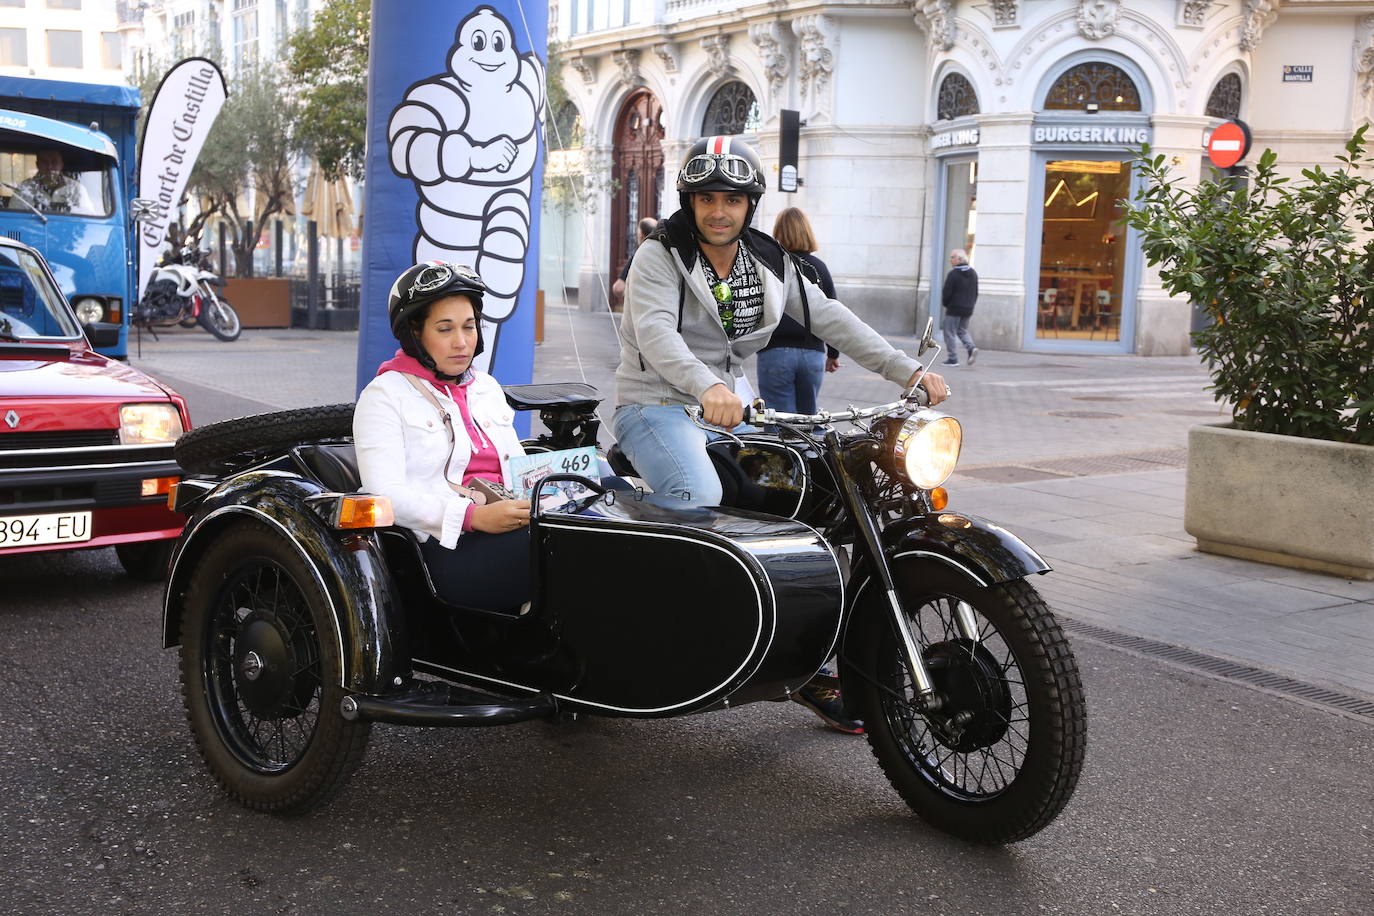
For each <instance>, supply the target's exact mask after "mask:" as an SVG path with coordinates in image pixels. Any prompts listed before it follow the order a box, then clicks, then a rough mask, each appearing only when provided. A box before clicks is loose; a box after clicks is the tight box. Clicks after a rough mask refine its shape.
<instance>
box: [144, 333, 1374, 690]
mask: <svg viewBox="0 0 1374 916" xmlns="http://www.w3.org/2000/svg"><path fill="white" fill-rule="evenodd" d="M616 320H617V318H616V316H611V315H608V314H605V313H601V314H587V313H582V312H578V311H576V310H575V309H569V308H565V307H558V306H555V307H551V308H549V309H548V310H547V312H546V315H545V337H546V339H545V341H544V342H543V343H541V344H538V345H536V351H535V373H534V375H535V379H534V380H535V381H541V382H542V381H580V380H586V381H588V382H590V383H591V384H593V385H595V386H596V387H597V388H598V389H600V390H601V391H602V393H603V394H604V395H605V396H606V397H607V399H608V402H607V403H606V404H603V409H602V417H603V419H609V417H610V406H611V405H610V403H609V401H610V399H611V398H612V397H613V392H614V385H613V383H612V375H613V373H614V369H615V361H616V356H617V352H618V351H617V347H616V343H615V327H614V321H616ZM973 332H974V334H975V335H976V334H977V321H976V318H975V322H974V327H973ZM890 339H891V340H892V342H893V343H894V344H895V345H898V346H902V347H904V348H905V349H907V350H908V352H910V351H911V349H912V346H913V344H914V340H912V339H911V338H901V337H892V338H890ZM356 347H357V334H356V333H347V332H327V331H313V332H312V331H301V330H248V331H245V332H244V334H243V337H242V338H241V339H240V340H238V341H236V342H234V343H229V344H225V343H220V342H219V341H216V340H214V339H212V338H210V337H209V335H207V334H205V333H204V332H202V331H200V330H190V331H180V330H173V331H171V332H168V333H165V334H163V336H162V339H161V340H159V341H152V340H150V339H149V338H147V337H145V338H144V340H143V342H142V353H141V356H140V355H135V356H134V357H133V359H132V362H134V363H135V364H136V365H138V366H140V367H141V368H144V369H146V370H148V371H150V372H152V373H153V374H154V375H157V376H159V377H162V378H165V379H166V380H167V381H168V382H169V383H170V384H172V385H173V386H177V385H183V387H185V388H186V389H187V392H188V397H190V398H191V404H192V416H193V419H197V420H198V422H203V421H201V420H199V418H197V417H196V414H195V397H194V390H195V386H209V387H214V388H218V389H220V390H222V391H226V392H229V393H232V394H235V395H238V396H240V397H242V398H245V399H248V400H251V401H255V402H257V403H259V404H261V405H262V407H261V409H262V410H273V409H285V408H291V407H300V406H307V405H311V404H327V403H336V402H340V401H347V400H351V399H352V397H353V394H354V387H355V385H354V377H355V353H356ZM843 362H844V365H843V367H842V368H841V369H840V371H838V372H836V373H834V374H833V375H830V376H827V379H826V382H825V385H824V386H823V388H822V392H821V401H822V406H823V407H826V408H831V409H833V408H839V407H843V406H845V405H846V404H848V403H856V404H872V403H879V402H882V401H886V400H888V399H890V398H891V397H892V396H893V393H894V389H893V388H892V386H891V385H889V384H887V383H886V382H884V381H882V380H881V379H879V378H877V377H876V376H874V375H872V374H870V373H868V372H866V371H864V370H863V369H860V368H858V367H856V366H854V365H853V364H852V363H851V362H850V361H849V360H843ZM945 374H946V377H947V378H948V380H949V382H950V384H951V386H952V387H953V391H954V396H953V398H952V399H951V400H950V402H949V405H948V409H949V411H950V412H951V413H953V414H955V415H956V416H957V417H958V418H959V419H960V421H961V422H962V423H963V425H964V453H963V456H962V458H961V461H960V470H959V472H958V473H957V474H956V475H955V476H954V477H953V478H951V481H950V483H949V484H948V489H949V491H950V493H951V504H950V505H951V508H952V509H956V510H959V511H962V512H968V513H972V514H977V515H982V516H985V517H987V518H990V519H993V520H995V521H996V522H997V523H999V524H1001V525H1002V526H1004V527H1006V528H1009V529H1010V530H1012V531H1015V532H1016V533H1017V534H1019V535H1021V536H1022V537H1024V538H1025V539H1026V540H1027V541H1028V542H1029V543H1030V544H1031V545H1032V546H1034V547H1035V548H1036V549H1037V550H1039V551H1040V552H1041V553H1042V554H1043V555H1044V556H1045V557H1046V559H1047V560H1049V562H1050V563H1051V564H1052V565H1053V566H1054V572H1052V573H1050V574H1049V575H1047V576H1044V577H1043V578H1041V579H1039V580H1037V581H1036V585H1037V587H1039V588H1040V589H1041V590H1042V591H1043V592H1044V594H1045V595H1046V597H1047V598H1048V599H1049V600H1050V601H1051V603H1053V604H1054V605H1055V607H1056V608H1057V609H1059V610H1060V611H1061V612H1062V613H1063V615H1064V616H1065V617H1067V618H1070V619H1071V620H1077V621H1081V622H1083V623H1086V624H1091V625H1095V626H1098V627H1104V628H1107V629H1109V630H1112V631H1114V632H1116V633H1121V634H1129V635H1131V636H1135V637H1140V638H1142V639H1143V640H1148V641H1152V642H1155V643H1163V644H1168V645H1171V646H1183V647H1188V648H1191V649H1194V650H1197V651H1198V652H1202V653H1205V654H1207V655H1211V656H1215V657H1219V658H1222V659H1227V660H1232V661H1234V662H1237V663H1240V664H1242V665H1248V666H1253V667H1255V668H1260V669H1264V670H1265V671H1271V672H1277V673H1280V674H1283V675H1286V676H1288V677H1291V678H1293V679H1296V680H1298V681H1302V682H1305V683H1309V684H1315V685H1318V686H1321V687H1325V688H1327V689H1329V690H1333V691H1336V692H1340V693H1344V694H1354V695H1358V696H1359V697H1362V698H1374V583H1371V582H1358V581H1349V580H1345V579H1341V578H1337V577H1333V576H1326V575H1319V574H1315V573H1304V572H1299V571H1294V570H1288V569H1284V568H1281V567H1276V566H1268V565H1265V564H1260V563H1251V562H1247V561H1243V560H1234V559H1230V558H1226V557H1218V556H1211V555H1208V554H1203V553H1199V552H1197V551H1196V550H1195V549H1194V543H1193V539H1192V538H1191V537H1189V536H1188V535H1187V534H1186V533H1185V532H1184V530H1183V495H1184V485H1185V474H1184V470H1183V468H1184V463H1185V460H1186V446H1187V430H1188V428H1189V427H1190V426H1192V425H1194V424H1196V423H1206V422H1210V421H1220V420H1223V419H1225V416H1226V414H1225V412H1224V411H1223V410H1222V409H1221V408H1219V407H1218V405H1217V404H1215V403H1214V402H1213V401H1212V399H1211V396H1210V394H1209V393H1208V392H1207V390H1206V386H1207V384H1208V379H1207V374H1206V372H1205V370H1204V368H1203V366H1202V365H1201V364H1200V362H1199V360H1198V359H1197V358H1196V357H1151V358H1145V357H1135V356H1066V355H1058V354H1055V355H1049V354H1042V353H1025V352H998V351H983V352H981V353H980V355H979V359H978V361H977V364H976V365H975V366H964V367H959V368H953V369H950V370H948V371H946V373H945ZM208 419H213V418H208ZM603 426H604V424H603ZM603 438H604V434H603ZM1156 648H1162V647H1158V646H1156Z"/></svg>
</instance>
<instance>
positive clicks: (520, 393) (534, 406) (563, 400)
mask: <svg viewBox="0 0 1374 916" xmlns="http://www.w3.org/2000/svg"><path fill="white" fill-rule="evenodd" d="M501 387H502V390H504V391H505V393H506V403H507V404H509V405H510V406H511V407H514V408H515V409H516V410H551V409H554V408H561V409H563V410H571V411H575V412H590V411H593V410H595V409H596V406H597V405H598V404H600V403H601V393H600V392H599V391H597V390H596V389H595V388H593V387H592V386H591V385H586V384H583V383H582V382H558V383H554V384H546V385H503V386H501Z"/></svg>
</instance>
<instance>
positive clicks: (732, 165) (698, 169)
mask: <svg viewBox="0 0 1374 916" xmlns="http://www.w3.org/2000/svg"><path fill="white" fill-rule="evenodd" d="M679 177H681V178H682V180H683V181H685V182H687V183H688V184H701V183H702V182H703V181H708V180H711V179H714V178H719V179H720V180H722V181H724V182H725V183H726V184H729V185H733V186H734V187H737V188H744V187H748V186H749V185H751V184H754V183H755V182H756V181H758V172H756V171H754V166H753V165H751V164H750V162H749V160H748V159H745V158H744V157H743V156H737V155H735V154H734V153H702V154H701V155H699V156H693V157H692V158H691V159H688V160H687V164H686V165H684V166H683V167H682V172H681V173H680V176H679Z"/></svg>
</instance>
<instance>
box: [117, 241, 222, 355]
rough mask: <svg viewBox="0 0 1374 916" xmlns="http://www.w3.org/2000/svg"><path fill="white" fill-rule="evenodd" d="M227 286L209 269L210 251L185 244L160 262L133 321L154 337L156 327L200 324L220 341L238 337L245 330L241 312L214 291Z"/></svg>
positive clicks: (184, 326) (188, 326) (189, 326)
mask: <svg viewBox="0 0 1374 916" xmlns="http://www.w3.org/2000/svg"><path fill="white" fill-rule="evenodd" d="M224 285H225V283H224V281H223V280H221V279H220V278H219V276H218V275H217V274H216V273H215V272H214V271H213V270H211V269H210V253H209V252H208V251H204V250H201V249H199V248H196V247H195V246H193V245H186V246H184V247H182V248H181V250H180V251H179V252H177V253H176V254H175V255H171V254H169V255H166V256H164V257H163V259H162V260H161V261H160V262H159V263H158V266H157V267H156V268H155V269H154V271H153V275H152V278H151V279H150V280H149V281H148V288H147V290H146V291H145V292H144V294H143V298H142V299H141V300H140V301H139V304H138V308H137V309H136V310H135V312H134V323H135V324H137V325H140V326H141V327H144V328H147V329H148V330H149V332H151V333H152V334H153V336H154V337H155V338H156V337H157V331H156V330H155V328H167V327H171V326H172V325H174V324H176V325H180V326H181V327H183V328H193V327H195V326H196V325H197V324H199V325H200V326H201V327H203V328H205V330H207V331H209V332H210V333H211V334H213V335H214V336H215V337H217V338H219V339H220V340H238V338H239V334H240V333H242V330H243V328H242V327H241V326H240V324H239V316H238V313H237V312H235V311H234V307H233V306H232V305H230V304H229V300H227V299H224V298H222V297H220V296H219V295H218V294H216V292H215V290H216V288H223V287H224Z"/></svg>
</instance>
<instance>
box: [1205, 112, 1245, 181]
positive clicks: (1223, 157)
mask: <svg viewBox="0 0 1374 916" xmlns="http://www.w3.org/2000/svg"><path fill="white" fill-rule="evenodd" d="M1248 152H1250V128H1249V127H1247V126H1246V124H1245V122H1244V121H1227V122H1226V123H1225V124H1223V125H1221V126H1220V127H1218V128H1217V129H1216V130H1214V131H1212V137H1211V139H1209V140H1208V141H1207V158H1208V159H1211V160H1212V165H1214V166H1216V167H1217V168H1219V169H1229V168H1230V167H1231V166H1233V165H1235V164H1236V163H1237V162H1240V161H1241V160H1242V159H1244V158H1245V154H1246V153H1248Z"/></svg>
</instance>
